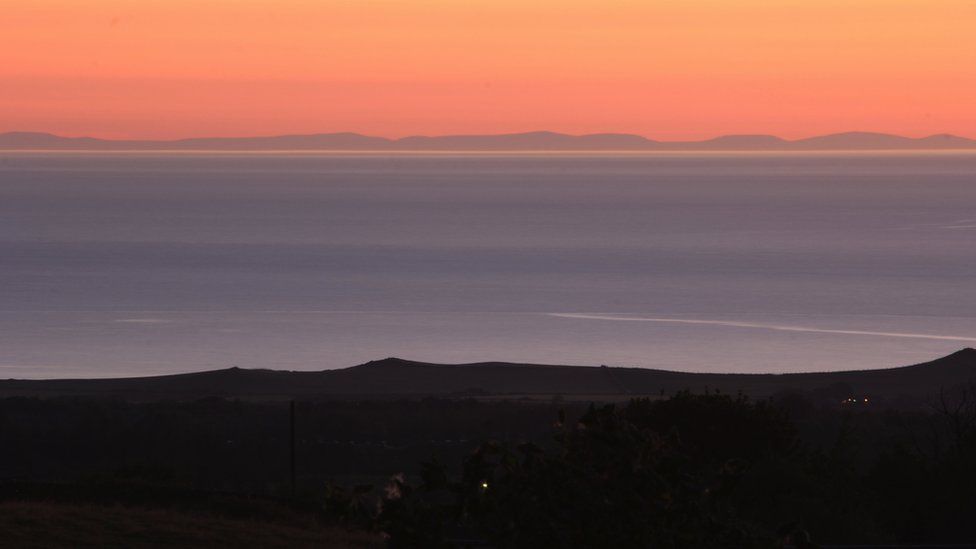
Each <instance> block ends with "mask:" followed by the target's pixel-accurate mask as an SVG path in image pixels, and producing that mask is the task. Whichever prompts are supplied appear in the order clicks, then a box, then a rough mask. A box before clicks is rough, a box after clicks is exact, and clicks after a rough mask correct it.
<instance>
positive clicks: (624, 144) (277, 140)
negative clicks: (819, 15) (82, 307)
mask: <svg viewBox="0 0 976 549" xmlns="http://www.w3.org/2000/svg"><path fill="white" fill-rule="evenodd" d="M965 149H976V140H974V139H969V138H966V137H960V136H956V135H950V134H936V135H930V136H926V137H920V138H911V137H903V136H899V135H893V134H886V133H875V132H844V133H835V134H828V135H821V136H815V137H808V138H803V139H794V140H787V139H783V138H780V137H776V136H774V135H724V136H719V137H715V138H712V139H706V140H701V141H657V140H653V139H648V138H646V137H642V136H640V135H634V134H623V133H599V134H588V135H569V134H563V133H556V132H548V131H537V132H526V133H512V134H498V135H442V136H421V135H417V136H409V137H403V138H400V139H388V138H384V137H374V136H367V135H361V134H358V133H351V132H341V133H319V134H307V135H278V136H263V137H202V138H190V139H174V140H110V139H99V138H94V137H63V136H59V135H54V134H50V133H41V132H7V133H0V150H50V151H58V150H65V151H68V150H75V151H82V150H90V151H363V152H367V151H375V152H413V151H418V152H419V151H434V152H436V151H444V152H447V151H456V152H465V151H469V152H479V151H484V152H489V151H498V152H504V151H540V152H541V151H553V152H555V151H620V152H626V151H632V152H639V151H649V152H650V151H759V152H761V151H787V152H788V151H797V152H799V151H870V150H965Z"/></svg>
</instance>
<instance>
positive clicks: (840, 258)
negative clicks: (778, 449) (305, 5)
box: [0, 153, 976, 378]
mask: <svg viewBox="0 0 976 549" xmlns="http://www.w3.org/2000/svg"><path fill="white" fill-rule="evenodd" d="M967 346H976V154H962V153H960V154H954V153H939V154H918V153H911V154H789V155H788V154H668V155H662V154H641V155H630V154H627V155H624V154H622V155H456V154H452V155H395V156H387V155H366V154H364V155H339V154H327V155H316V154H215V155H210V154H83V153H79V154H46V153H0V377H4V378H6V377H30V378H47V377H51V378H53V377H76V376H117V375H127V376H128V375H145V374H159V373H168V372H186V371H194V370H202V369H212V368H223V367H227V366H232V365H237V366H241V367H248V368H257V367H267V368H280V369H295V370H317V369H326V368H340V367H345V366H351V365H354V364H358V363H362V362H365V361H367V360H371V359H378V358H384V357H388V356H399V357H404V358H410V359H417V360H426V361H437V362H449V363H454V362H472V361H484V360H505V361H524V362H540V363H560V364H589V365H597V364H608V365H622V366H623V365H626V366H641V367H653V368H668V369H678V370H693V371H729V372H793V371H804V370H835V369H849V368H879V367H888V366H896V365H904V364H909V363H914V362H920V361H924V360H927V359H931V358H935V357H937V356H940V355H944V354H947V353H949V352H952V351H955V350H958V349H960V348H962V347H967Z"/></svg>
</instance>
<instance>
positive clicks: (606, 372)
mask: <svg viewBox="0 0 976 549" xmlns="http://www.w3.org/2000/svg"><path fill="white" fill-rule="evenodd" d="M973 381H976V350H974V349H969V348H967V349H963V350H961V351H958V352H955V353H953V354H951V355H948V356H946V357H943V358H939V359H937V360H933V361H931V362H926V363H923V364H917V365H914V366H906V367H900V368H888V369H880V370H857V371H843V372H822V373H799V374H716V373H687V372H674V371H667V370H654V369H644V368H610V367H605V366H601V367H586V366H555V365H538V364H512V363H504V362H482V363H475V364H459V365H445V364H430V363H424V362H413V361H409V360H403V359H399V358H387V359H384V360H377V361H372V362H367V363H365V364H362V365H359V366H354V367H351V368H345V369H341V370H326V371H318V372H293V371H276V370H247V369H240V368H228V369H223V370H214V371H207V372H199V373H190V374H178V375H167V376H157V377H138V378H115V379H64V380H4V381H0V396H12V395H34V396H57V395H110V396H115V397H122V398H129V399H135V400H142V399H148V400H152V399H158V398H202V397H211V396H215V397H238V398H253V399H279V398H281V399H286V398H403V397H425V396H442V397H452V396H489V395H495V396H504V395H522V396H525V395H548V396H552V395H564V396H571V395H579V396H581V397H585V398H586V399H595V400H600V399H601V398H604V397H606V398H607V399H612V398H611V397H616V398H620V397H626V396H636V395H659V394H672V393H674V392H677V391H681V390H684V389H689V390H693V391H702V390H704V389H706V388H708V389H711V390H720V391H723V392H727V393H735V392H739V391H741V392H743V393H745V394H747V395H750V396H753V397H757V398H763V397H769V396H772V395H774V394H777V393H781V392H784V391H804V392H812V393H816V394H822V395H824V396H825V397H829V398H831V399H837V398H846V397H847V396H856V397H858V398H861V397H870V398H874V399H876V400H878V401H881V400H884V399H888V400H892V399H904V398H907V399H920V398H923V397H928V396H931V395H934V394H937V393H938V392H939V391H940V390H941V389H943V388H945V389H950V388H953V387H957V386H959V385H962V384H966V383H970V382H973Z"/></svg>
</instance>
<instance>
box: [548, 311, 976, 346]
mask: <svg viewBox="0 0 976 549" xmlns="http://www.w3.org/2000/svg"><path fill="white" fill-rule="evenodd" d="M547 314H548V315H549V316H555V317H560V318H576V319H582V320H613V321H618V322H661V323H669V324H706V325H711V326H731V327H734V328H755V329H758V330H776V331H780V332H806V333H817V334H840V335H856V336H874V337H900V338H910V339H937V340H941V341H970V342H972V341H976V337H963V336H955V335H938V334H915V333H905V332H873V331H867V330H834V329H829V328H810V327H806V326H790V325H784V324H760V323H756V322H737V321H732V320H705V319H688V318H657V317H634V316H610V315H595V314H585V313H547Z"/></svg>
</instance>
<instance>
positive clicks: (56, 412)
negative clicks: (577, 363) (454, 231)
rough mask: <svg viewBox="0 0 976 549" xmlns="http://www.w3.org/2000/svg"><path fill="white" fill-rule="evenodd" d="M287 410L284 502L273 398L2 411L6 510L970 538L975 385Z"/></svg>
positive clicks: (500, 527)
mask: <svg viewBox="0 0 976 549" xmlns="http://www.w3.org/2000/svg"><path fill="white" fill-rule="evenodd" d="M297 411H298V414H297V416H298V423H297V431H296V457H297V468H298V470H297V476H296V485H295V487H294V489H295V492H294V493H293V492H292V491H291V486H290V483H289V475H288V469H289V465H288V464H289V459H288V455H289V454H288V448H289V436H288V433H289V431H288V419H287V418H288V413H287V412H288V407H287V405H286V404H283V403H255V402H242V401H224V400H218V399H209V400H205V401H196V402H182V403H181V402H158V403H127V402H122V401H115V400H102V399H54V400H38V399H24V398H16V399H6V400H0V448H2V449H3V452H0V477H2V478H0V481H3V482H0V501H40V502H43V503H42V505H48V504H50V505H69V506H77V505H88V504H92V505H102V506H104V505H109V506H115V507H122V508H151V509H163V510H166V512H177V513H183V512H190V513H195V514H202V515H205V516H218V517H222V518H221V519H220V520H225V519H226V520H239V519H244V518H247V519H250V518H251V515H250V513H252V511H253V510H254V509H265V508H266V507H267V506H266V505H265V504H264V503H261V504H260V505H257V506H255V505H256V504H255V501H257V502H261V501H265V500H261V499H258V500H253V501H251V500H249V503H247V505H245V506H241V504H240V502H239V501H238V499H237V497H236V496H233V495H228V496H224V495H220V494H263V495H261V496H255V497H265V498H267V497H271V498H272V500H268V501H276V502H292V503H289V504H288V505H287V508H288V509H289V510H288V511H287V512H284V514H282V517H281V518H278V519H274V520H276V521H277V522H279V523H280V522H281V521H285V522H287V523H288V524H292V519H290V518H288V517H291V516H293V514H294V513H298V514H297V515H295V516H302V517H306V516H313V517H314V518H315V519H314V520H315V522H316V524H321V525H325V527H329V525H334V526H338V527H340V528H351V529H354V530H357V531H366V530H371V531H373V532H375V533H376V534H382V536H385V537H388V541H389V544H390V545H391V546H392V547H432V548H436V547H452V546H459V545H465V544H468V545H474V544H477V543H485V544H490V546H494V547H567V548H568V547H662V548H671V547H673V548H685V547H687V548H696V547H702V548H706V547H730V548H731V547H742V548H749V547H757V548H759V547H778V546H782V545H783V544H784V543H785V542H786V541H788V540H789V541H793V542H800V541H801V540H803V539H805V538H806V537H807V535H809V536H810V537H811V538H812V539H813V540H815V541H817V542H819V543H823V544H827V543H833V544H844V543H847V544H851V543H918V542H922V543H969V542H973V541H974V538H976V535H974V532H973V530H972V529H971V517H972V516H976V495H974V494H976V392H974V391H973V389H972V388H971V387H970V388H966V387H962V388H957V389H953V390H950V391H946V392H945V393H943V394H942V395H941V396H939V397H936V398H934V399H933V400H932V402H931V407H930V409H928V410H927V411H918V410H915V411H896V410H874V409H871V408H870V407H868V406H857V407H836V408H821V407H818V406H815V405H812V404H811V402H810V401H808V400H805V399H804V398H803V397H802V396H797V395H781V396H780V397H778V398H777V399H774V400H772V401H759V402H757V401H751V400H749V399H747V398H745V397H741V396H731V395H724V394H714V393H712V394H691V393H687V392H685V393H679V394H677V395H675V396H673V397H671V398H669V399H661V400H646V399H639V400H633V401H631V402H629V403H626V404H620V405H591V406H589V407H587V406H581V405H578V404H567V403H564V402H561V401H560V400H558V399H554V400H553V401H552V402H544V403H539V402H534V403H516V402H504V403H502V402H489V403H486V402H476V401H472V400H460V401H459V400H425V401H402V402H390V401H388V402H308V403H299V405H298V407H297ZM391 475H392V479H391V480H389V481H388V482H387V481H386V479H389V478H390V477H391ZM52 486H53V487H55V488H52V489H48V488H49V487H52ZM39 487H40V488H39ZM228 502H230V503H228ZM293 505H299V507H298V508H293V507H292V506H293ZM267 508H269V509H271V508H274V509H283V508H282V507H280V506H279V505H278V504H277V503H275V504H274V505H271V506H270V507H267ZM260 514H262V515H267V513H264V512H261V513H260ZM303 520H304V519H303ZM289 527H291V526H289Z"/></svg>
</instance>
